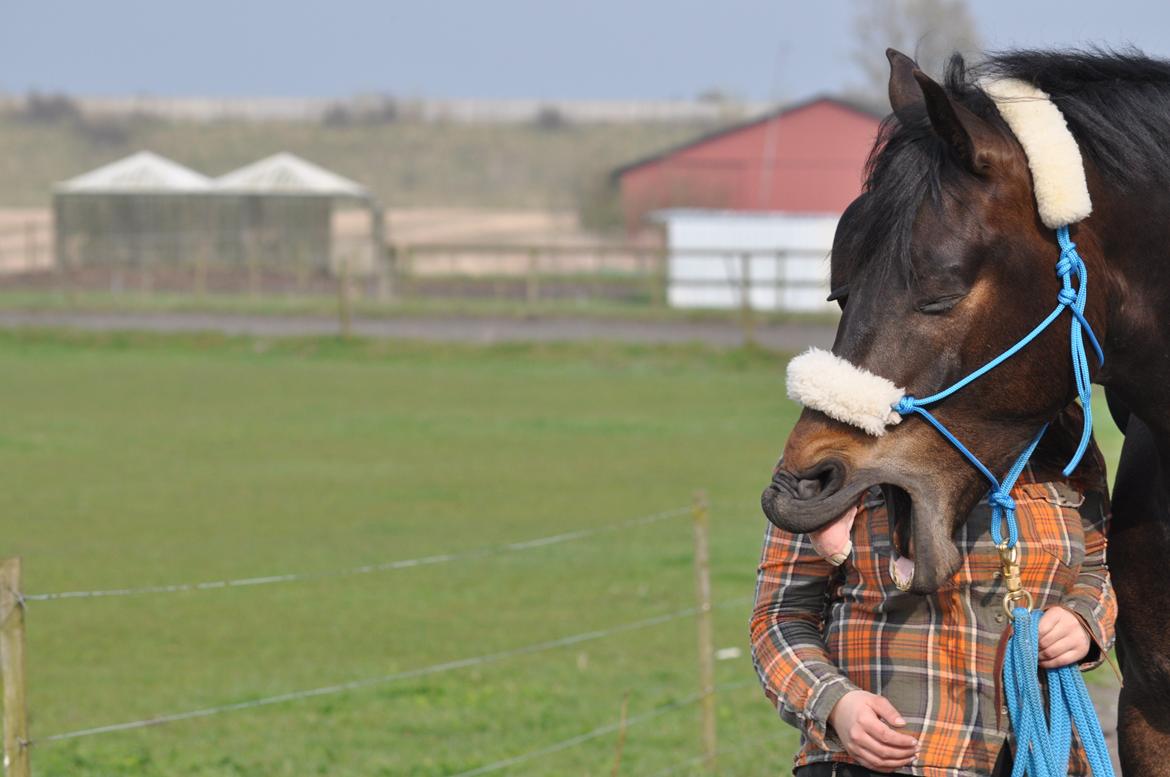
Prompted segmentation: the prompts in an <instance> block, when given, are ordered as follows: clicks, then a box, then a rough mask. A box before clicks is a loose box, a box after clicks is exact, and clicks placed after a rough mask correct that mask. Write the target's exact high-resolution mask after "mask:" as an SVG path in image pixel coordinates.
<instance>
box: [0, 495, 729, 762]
mask: <svg viewBox="0 0 1170 777" xmlns="http://www.w3.org/2000/svg"><path fill="white" fill-rule="evenodd" d="M706 511H707V505H706V501H705V498H702V497H701V496H700V497H697V498H696V502H695V503H694V504H692V505H689V506H687V507H676V508H672V509H669V510H663V511H659V512H655V513H650V514H647V515H641V516H637V517H635V518H628V519H625V520H620V521H614V522H612V523H608V524H602V525H598V526H591V527H589V528H585V529H579V530H574V531H569V532H562V533H558V534H551V535H545V536H541V537H534V538H529V539H523V540H518V541H514V542H509V543H504V544H499V545H488V546H483V547H478V548H473V549H470V550H461V551H453V552H449V553H440V554H434V555H430V556H422V557H417V558H408V559H398V560H391V561H385V562H380V563H376V564H365V565H361V566H354V567H349V568H345V569H336V570H328V571H322V572H295V573H284V574H276V575H266V576H260V577H245V578H236V579H224V580H211V581H200V582H187V583H175V584H168V585H154V586H139V587H126V588H111V589H93V590H71V591H58V592H48V593H31V594H24V593H23V592H22V590H21V585H20V564H19V561H18V560H13V559H9V560H7V561H0V679H2V680H3V682H4V684H5V687H6V692H9V691H10V692H11V693H12V695H11V696H8V695H6V701H5V705H4V710H3V713H4V724H5V725H4V732H5V758H6V761H5V762H6V764H7V765H8V767H7V774H9V775H10V776H11V777H26V775H29V774H31V772H30V771H29V766H28V763H29V753H30V751H31V750H32V749H33V747H34V746H43V745H49V744H52V743H55V742H63V741H67V740H76V739H81V738H88V737H96V736H101V735H106V734H113V733H117V732H126V731H133V730H138V729H145V728H151V727H156V726H163V725H167V724H173V723H179V722H183V721H190V720H196V719H201V718H209V717H213V716H217V715H221V714H226V713H232V712H241V711H246V710H251V709H257V708H261V707H269V706H273V705H278V704H285V703H291V702H296V701H300V700H306V699H313V698H319V697H324V696H331V695H336V694H342V693H346V692H350V691H355V690H360V689H364V688H370V687H375V686H383V685H387V684H391V683H396V682H403V681H408V680H414V679H419V678H424V677H430V676H434V675H439V674H443V673H446V672H452V671H456V670H460V669H469V668H473V667H481V666H486V665H490V664H496V663H499V662H503V661H506V660H509V659H513V658H518V657H523V656H531V655H538V654H542V653H546V652H550V651H554V650H558V649H563V648H566V647H571V646H574V645H580V644H583V643H588V642H593V641H597V640H602V639H606V638H609V637H614V636H618V635H623V634H629V633H633V632H637V631H640V630H645V629H650V628H653V627H656V626H660V625H663V624H667V623H671V622H675V621H679V620H683V619H687V618H697V623H698V624H699V629H700V645H704V644H707V643H709V642H710V635H709V633H708V634H707V635H706V637H707V640H706V643H705V642H704V638H703V629H704V627H705V628H707V629H708V630H709V629H710V613H711V611H712V610H713V609H719V608H726V607H732V606H740V605H743V604H745V603H747V602H750V601H751V597H739V598H734V599H729V600H725V601H720V602H717V603H715V602H711V601H710V599H709V598H706V599H704V598H703V596H702V595H700V596H699V598H698V600H697V601H696V604H695V606H693V607H687V608H682V609H676V610H672V611H670V612H664V613H659V614H657V615H652V616H649V617H646V618H642V619H638V620H633V621H627V622H625V623H619V624H616V625H612V626H607V627H603V628H597V629H592V630H589V631H584V632H580V633H576V634H570V635H565V636H561V637H557V638H555V639H549V640H544V641H540V642H533V643H529V644H525V645H519V646H515V647H510V648H505V649H502V650H497V651H494V652H488V653H483V654H480V655H475V656H468V657H464V658H457V659H451V660H447V661H442V662H438V663H433V664H428V665H425V666H419V667H414V668H411V669H404V670H399V671H395V672H390V673H386V674H381V675H377V676H371V677H361V678H357V679H352V680H345V681H341V682H335V683H332V684H328V685H322V686H318V687H314V688H304V689H299V690H294V691H290V692H286V693H281V694H276V695H271V696H264V697H261V698H255V699H248V700H244V701H237V702H228V703H224V704H220V705H216V706H211V707H203V708H199V709H191V710H186V711H181V712H171V713H165V714H159V715H154V716H152V717H148V718H142V719H136V720H128V721H119V722H114V723H107V724H102V725H95V726H88V727H84V728H78V729H73V730H68V731H60V732H56V733H51V734H47V735H44V736H40V737H32V736H30V735H29V734H28V730H27V718H28V711H27V709H26V708H25V707H26V704H25V703H24V702H23V696H24V684H25V677H24V668H23V649H24V648H23V644H24V628H25V627H24V614H25V611H26V609H27V607H28V605H29V604H30V603H36V602H53V601H63V600H70V599H72V600H87V599H97V598H104V597H119V596H140V595H148V594H172V593H184V592H195V591H211V590H226V589H232V588H243V587H250V586H260V585H269V584H277V583H293V582H303V581H312V580H320V579H325V578H335V577H345V576H353V575H365V574H373V573H377V572H387V571H394V570H404V569H410V568H414V567H423V566H428V565H435V564H443V563H450V562H455V561H464V560H472V559H483V558H489V557H501V556H507V555H510V554H515V553H521V552H528V551H536V550H538V549H542V548H548V547H552V546H556V545H559V544H563V543H568V542H575V541H580V540H585V539H588V538H592V537H597V536H600V535H604V534H611V533H617V532H624V531H629V530H633V529H636V528H638V527H644V526H651V525H655V524H659V523H662V522H666V521H669V520H670V519H674V518H678V517H681V516H684V515H688V514H690V515H692V516H693V518H694V527H695V531H696V538H695V542H696V574H697V575H705V574H706V570H705V562H704V563H703V564H700V563H699V562H700V557H703V558H704V559H705V555H706V552H705V548H706V543H707V540H706V535H705V532H706V525H707V518H706V514H707V513H706ZM700 548H702V549H703V550H702V551H701V552H700ZM13 562H15V563H13ZM703 590H706V591H708V592H709V583H707V584H706V585H696V591H697V592H699V591H703ZM5 646H7V650H5V649H3V648H5ZM14 646H17V647H18V648H19V649H14ZM702 652H703V650H701V651H700V653H702ZM706 652H707V653H709V655H705V656H704V655H700V657H699V658H700V678H701V681H700V683H698V691H697V692H696V693H693V694H689V695H687V696H684V697H682V698H680V699H677V700H675V701H672V702H669V703H667V704H664V705H661V706H658V707H654V708H652V709H649V710H646V711H644V712H642V713H639V714H637V715H634V716H633V717H630V718H628V719H625V718H624V715H623V720H620V721H618V722H613V723H608V724H605V725H602V726H599V727H596V728H593V729H590V730H588V731H585V732H583V733H581V734H577V735H574V736H572V737H569V738H566V739H563V740H560V741H557V742H552V743H548V744H545V745H541V746H538V747H535V748H533V749H531V750H528V751H526V752H522V753H517V754H515V755H511V756H508V757H506V758H503V759H500V760H497V761H493V762H490V763H487V764H484V765H481V766H478V767H476V768H474V769H471V770H469V771H464V772H459V773H458V774H456V775H452V776H451V777H471V776H472V775H480V774H487V773H490V772H494V771H498V770H501V769H505V768H507V767H509V766H515V765H518V764H521V763H525V762H528V761H531V760H533V759H536V758H539V757H542V756H546V755H550V754H553V753H557V752H560V751H563V750H566V749H569V748H571V747H574V746H576V745H579V744H583V743H585V742H589V741H591V740H595V739H599V738H601V737H604V736H607V735H609V734H613V733H615V732H618V731H621V732H622V735H623V736H624V732H625V730H626V729H628V728H630V727H633V726H637V725H640V724H642V723H646V722H648V721H651V720H654V719H656V718H658V717H661V716H663V715H665V714H667V713H669V712H672V711H675V710H679V709H682V708H685V707H688V706H691V705H696V704H698V705H701V708H702V709H703V711H704V715H708V712H707V711H708V710H710V711H711V712H710V714H712V715H713V710H714V707H713V705H710V704H709V703H708V702H709V701H710V700H711V699H713V698H714V694H715V693H717V692H719V691H726V690H730V689H732V688H738V687H743V686H746V685H748V684H749V681H744V682H737V683H730V684H722V685H715V684H714V682H713V681H709V680H708V679H706V678H710V677H711V676H712V675H711V671H712V666H711V662H713V661H714V654H713V651H711V650H706ZM14 656H16V658H14ZM704 669H705V671H704ZM12 699H20V700H21V701H20V702H18V703H14V702H13V701H12ZM710 725H711V726H712V730H713V725H714V720H713V718H712V719H711V721H710ZM713 748H714V743H713V741H712V743H711V745H710V746H708V747H707V749H706V751H705V752H704V753H703V754H700V755H699V756H697V757H694V758H690V759H688V760H687V761H684V762H679V763H678V764H675V765H674V766H672V767H670V768H672V769H684V768H687V767H688V766H691V765H695V764H702V763H704V762H712V759H713V757H714V752H715V751H714V749H713ZM668 773H670V772H669V771H667V772H663V774H668Z"/></svg>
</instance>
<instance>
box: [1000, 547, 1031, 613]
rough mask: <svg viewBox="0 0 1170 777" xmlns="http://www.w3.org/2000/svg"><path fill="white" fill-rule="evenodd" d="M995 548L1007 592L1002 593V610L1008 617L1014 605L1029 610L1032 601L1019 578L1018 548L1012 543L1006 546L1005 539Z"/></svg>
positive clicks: (1029, 593)
mask: <svg viewBox="0 0 1170 777" xmlns="http://www.w3.org/2000/svg"><path fill="white" fill-rule="evenodd" d="M996 549H997V550H998V551H999V563H1000V566H1001V567H1003V579H1004V584H1005V585H1007V593H1005V594H1004V595H1003V611H1004V612H1005V613H1007V616H1008V617H1009V618H1011V617H1012V610H1014V609H1015V608H1016V607H1023V608H1024V609H1025V610H1029V611H1030V610H1031V609H1032V605H1033V603H1034V602H1033V600H1032V593H1031V592H1030V591H1025V590H1024V581H1023V580H1021V579H1020V549H1019V548H1018V547H1016V546H1014V545H1013V546H1012V547H1008V544H1007V541H1006V540H1005V541H1004V542H1001V543H1000V544H999V545H998V546H997V548H996Z"/></svg>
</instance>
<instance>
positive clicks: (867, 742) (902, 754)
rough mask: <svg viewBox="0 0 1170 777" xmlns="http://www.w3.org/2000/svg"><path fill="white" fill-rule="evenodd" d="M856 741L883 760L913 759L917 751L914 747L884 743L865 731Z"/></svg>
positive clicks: (862, 747)
mask: <svg viewBox="0 0 1170 777" xmlns="http://www.w3.org/2000/svg"><path fill="white" fill-rule="evenodd" d="M854 742H855V743H856V744H857V745H858V746H859V747H860V748H861V749H863V750H865V751H867V752H868V753H870V754H871V755H873V756H876V757H877V758H879V759H881V760H883V761H904V760H906V759H913V758H914V753H915V751H916V748H913V747H890V746H889V745H884V744H882V743H881V742H880V741H878V740H877V739H875V738H874V737H873V736H871V735H870V734H868V733H864V732H863V733H862V735H861V736H859V737H856V738H855V739H854Z"/></svg>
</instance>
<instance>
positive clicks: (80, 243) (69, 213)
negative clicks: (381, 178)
mask: <svg viewBox="0 0 1170 777" xmlns="http://www.w3.org/2000/svg"><path fill="white" fill-rule="evenodd" d="M53 206H54V215H55V221H56V232H57V241H56V245H57V262H58V266H61V267H79V266H84V265H95V264H106V265H117V266H129V267H138V268H144V269H145V268H148V267H151V266H157V265H176V264H183V263H192V264H194V263H200V264H202V265H206V264H215V265H218V266H229V267H230V266H233V265H234V266H245V265H246V266H247V267H249V268H250V269H253V270H256V269H274V270H281V269H283V270H296V271H298V272H300V271H304V270H331V271H336V270H337V269H338V268H339V266H340V263H341V262H343V261H344V262H345V263H346V269H347V270H348V271H351V272H356V273H360V272H371V271H373V270H375V269H377V268H378V267H379V261H380V257H381V250H382V242H383V239H384V238H383V216H382V211H381V206H380V205H379V204H378V202H377V200H376V199H375V198H374V197H373V196H372V194H371V193H370V192H369V191H368V190H367V189H366V188H365V187H364V186H362V185H361V184H358V183H356V182H354V181H351V180H349V179H348V178H344V177H342V176H340V175H337V174H336V173H332V172H330V171H328V170H325V169H323V168H321V167H319V166H317V165H314V164H312V163H311V162H307V161H305V160H304V159H301V158H300V157H297V156H294V155H293V154H288V153H280V154H275V155H273V156H270V157H267V158H266V159H261V160H260V161H258V162H254V163H252V164H249V165H246V166H244V167H241V168H239V169H238V170H234V171H232V172H230V173H227V174H225V175H223V176H220V177H219V178H217V179H214V180H212V179H211V178H208V177H207V176H205V175H202V174H201V173H198V172H196V171H194V170H191V169H189V168H186V167H183V166H182V165H180V164H178V163H177V162H174V161H171V160H169V159H166V158H164V157H161V156H159V155H157V154H154V153H152V152H149V151H141V152H139V153H137V154H134V155H132V156H129V157H127V158H125V159H122V160H119V161H117V162H112V163H110V164H108V165H105V166H104V167H101V168H98V169H97V170H93V171H91V172H89V173H85V174H84V175H80V176H78V177H76V178H72V179H70V180H68V181H64V182H62V183H60V184H58V185H57V186H56V187H54V190H53ZM337 206H343V207H346V206H348V207H360V208H363V209H368V210H369V213H370V219H369V224H370V229H369V233H368V239H366V238H362V239H361V240H359V241H356V242H353V241H350V242H347V243H346V244H345V245H339V244H338V243H337V241H336V240H335V239H334V235H333V230H332V219H333V211H334V208H335V207H337Z"/></svg>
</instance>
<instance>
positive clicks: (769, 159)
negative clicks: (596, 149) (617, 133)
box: [613, 97, 881, 229]
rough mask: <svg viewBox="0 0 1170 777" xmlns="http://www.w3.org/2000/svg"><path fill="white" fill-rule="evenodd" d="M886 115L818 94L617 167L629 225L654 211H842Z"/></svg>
mask: <svg viewBox="0 0 1170 777" xmlns="http://www.w3.org/2000/svg"><path fill="white" fill-rule="evenodd" d="M880 121H881V117H880V116H878V115H876V114H874V113H872V112H870V111H869V110H867V109H865V108H862V107H859V106H856V105H853V104H851V103H849V102H846V101H844V100H840V99H836V98H833V97H817V98H814V99H812V100H808V101H806V102H803V103H800V104H798V105H794V106H790V107H787V108H782V109H780V110H778V111H775V112H773V113H769V114H766V115H764V116H761V117H759V118H756V119H753V120H751V121H748V122H746V123H743V124H739V125H736V126H734V127H729V128H726V129H721V130H719V131H717V132H714V133H711V134H709V135H704V136H703V137H700V138H698V139H696V140H693V141H691V142H689V143H685V144H683V145H681V146H677V147H675V148H671V149H668V150H666V151H663V152H661V153H658V154H654V155H653V156H650V157H647V158H645V159H641V160H638V161H636V162H632V163H630V164H628V165H625V166H623V167H620V168H618V169H617V170H615V171H614V173H613V175H614V178H615V179H616V180H617V182H618V185H619V187H620V189H621V198H622V207H623V209H624V212H625V217H626V224H627V226H628V227H629V228H631V229H635V228H637V226H638V225H639V224H640V223H641V222H642V220H643V217H644V216H645V215H646V214H647V213H649V212H650V211H654V210H660V209H663V208H678V207H685V208H711V209H717V210H736V211H786V212H789V213H840V212H842V211H843V210H844V209H845V206H846V205H848V204H849V202H850V201H852V200H853V199H854V198H855V197H856V196H857V195H858V193H860V191H861V176H862V168H863V167H864V165H865V159H866V157H867V155H868V154H869V150H870V148H871V147H872V146H873V143H874V139H875V138H876V136H877V131H878V124H879V123H880Z"/></svg>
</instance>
